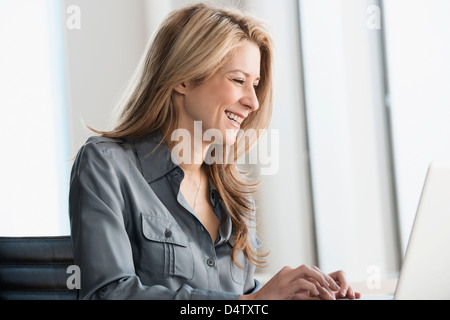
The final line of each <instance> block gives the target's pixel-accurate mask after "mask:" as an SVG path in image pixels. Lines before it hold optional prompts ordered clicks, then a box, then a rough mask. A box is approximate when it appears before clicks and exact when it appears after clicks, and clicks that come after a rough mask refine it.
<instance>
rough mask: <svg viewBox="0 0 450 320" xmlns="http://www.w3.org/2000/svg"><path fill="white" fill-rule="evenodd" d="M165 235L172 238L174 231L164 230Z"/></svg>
mask: <svg viewBox="0 0 450 320" xmlns="http://www.w3.org/2000/svg"><path fill="white" fill-rule="evenodd" d="M164 236H165V237H166V238H170V237H171V236H172V231H170V230H166V232H164Z"/></svg>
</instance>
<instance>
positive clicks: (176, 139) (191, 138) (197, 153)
mask: <svg viewBox="0 0 450 320" xmlns="http://www.w3.org/2000/svg"><path fill="white" fill-rule="evenodd" d="M168 139H171V140H170V141H169V143H168V146H169V148H170V149H171V151H172V156H173V157H174V158H175V159H176V161H177V163H178V164H179V165H180V167H181V168H182V169H183V171H184V172H185V173H186V174H187V175H189V176H195V175H199V174H201V169H202V164H203V162H204V161H205V158H206V155H207V152H208V150H209V148H210V146H211V144H212V142H209V141H203V131H202V128H201V126H199V125H198V124H197V123H196V125H192V126H190V127H188V126H181V124H180V125H179V127H178V129H176V130H173V131H172V132H170V134H169V135H168Z"/></svg>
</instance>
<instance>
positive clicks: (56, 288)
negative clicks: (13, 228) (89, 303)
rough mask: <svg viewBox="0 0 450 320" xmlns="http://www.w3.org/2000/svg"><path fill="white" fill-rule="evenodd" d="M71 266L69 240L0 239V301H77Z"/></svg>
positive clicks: (59, 238)
mask: <svg viewBox="0 0 450 320" xmlns="http://www.w3.org/2000/svg"><path fill="white" fill-rule="evenodd" d="M72 265H74V262H73V252H72V242H71V239H70V236H58V237H0V299H2V300H76V299H77V298H78V290H76V289H69V288H68V285H67V281H68V279H69V277H71V275H72V272H71V271H70V270H71V268H69V266H72ZM68 268H69V269H68Z"/></svg>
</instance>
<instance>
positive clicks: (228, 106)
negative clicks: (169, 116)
mask: <svg viewBox="0 0 450 320" xmlns="http://www.w3.org/2000/svg"><path fill="white" fill-rule="evenodd" d="M260 65H261V54H260V50H259V48H258V46H257V45H256V44H255V43H253V42H249V41H246V42H244V44H243V45H242V46H240V47H239V48H237V49H236V51H235V54H234V55H233V56H232V57H231V59H230V60H228V61H227V62H226V63H225V64H224V66H223V67H222V68H221V69H219V70H218V71H217V72H216V73H215V74H214V75H213V76H212V77H211V78H209V79H208V80H207V81H205V82H203V83H201V84H200V85H194V84H192V83H185V84H181V85H178V86H177V87H176V88H175V91H176V92H177V93H178V95H177V97H176V101H177V102H176V104H177V105H178V108H179V119H178V120H179V126H180V127H182V128H186V129H189V130H191V132H193V128H194V121H201V122H202V129H203V132H205V131H206V130H209V129H217V130H219V131H220V132H221V133H222V137H223V139H224V140H223V141H222V143H223V144H226V145H232V144H234V143H235V142H236V136H237V133H238V131H239V129H240V128H241V125H242V123H243V122H245V119H246V118H247V117H248V116H249V114H250V113H251V112H255V111H257V110H258V109H259V102H258V99H257V96H256V90H257V87H258V84H259V79H260ZM215 143H219V142H218V141H215Z"/></svg>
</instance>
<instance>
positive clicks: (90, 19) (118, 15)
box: [64, 0, 148, 156]
mask: <svg viewBox="0 0 450 320" xmlns="http://www.w3.org/2000/svg"><path fill="white" fill-rule="evenodd" d="M64 3H65V8H67V7H69V6H70V5H76V6H78V7H79V9H80V13H81V25H80V26H81V28H80V29H68V28H65V30H66V38H67V54H68V55H67V57H68V58H67V61H68V62H67V76H68V86H69V88H68V89H69V90H68V94H69V99H68V104H69V117H70V129H71V130H70V131H71V155H72V156H75V155H76V152H77V151H78V149H79V148H80V147H81V146H82V144H84V142H85V141H86V139H87V138H88V137H89V136H91V135H93V134H94V133H93V132H91V131H90V130H88V129H87V128H86V125H89V126H91V127H93V128H95V129H99V130H106V129H108V128H109V125H110V120H111V113H112V109H113V107H114V106H115V103H116V102H117V99H118V98H119V96H120V94H121V92H122V90H124V89H125V86H126V84H127V82H128V80H129V78H130V76H131V75H132V73H133V72H134V70H135V68H136V66H137V63H138V61H139V58H140V57H141V54H142V53H143V50H144V47H145V44H146V40H147V39H146V38H147V36H148V32H147V30H146V24H145V3H144V2H143V1H123V0H95V1H90V0H70V1H69V0H66V1H65V2H64ZM67 17H69V14H66V18H67Z"/></svg>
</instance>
